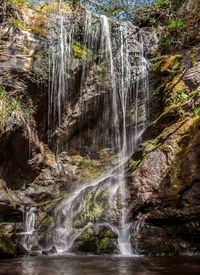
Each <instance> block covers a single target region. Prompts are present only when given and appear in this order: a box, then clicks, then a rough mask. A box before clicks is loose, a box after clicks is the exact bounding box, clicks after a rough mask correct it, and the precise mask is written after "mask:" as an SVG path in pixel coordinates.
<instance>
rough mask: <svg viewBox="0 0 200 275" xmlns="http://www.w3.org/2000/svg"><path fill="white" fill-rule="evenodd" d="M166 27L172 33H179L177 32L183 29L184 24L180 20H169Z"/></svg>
mask: <svg viewBox="0 0 200 275" xmlns="http://www.w3.org/2000/svg"><path fill="white" fill-rule="evenodd" d="M168 27H169V29H170V30H172V31H179V30H183V29H185V28H186V24H185V22H184V21H183V20H182V19H180V18H177V19H172V20H170V21H169V25H168Z"/></svg>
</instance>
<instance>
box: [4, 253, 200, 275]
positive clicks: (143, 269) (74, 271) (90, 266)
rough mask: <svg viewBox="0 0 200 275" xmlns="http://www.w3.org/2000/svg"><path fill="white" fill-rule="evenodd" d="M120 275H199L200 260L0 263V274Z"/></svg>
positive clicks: (24, 259)
mask: <svg viewBox="0 0 200 275" xmlns="http://www.w3.org/2000/svg"><path fill="white" fill-rule="evenodd" d="M123 274H125V275H138V274H139V275H154V274H156V275H158V274H164V275H165V274H172V275H179V274H180V275H191V274H200V257H127V258H125V257H112V256H37V257H22V258H16V259H4V260H0V275H123Z"/></svg>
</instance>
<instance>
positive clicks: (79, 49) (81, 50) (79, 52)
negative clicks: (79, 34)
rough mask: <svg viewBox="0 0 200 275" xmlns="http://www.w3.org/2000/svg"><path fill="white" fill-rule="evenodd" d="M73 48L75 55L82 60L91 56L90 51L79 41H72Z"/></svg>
mask: <svg viewBox="0 0 200 275" xmlns="http://www.w3.org/2000/svg"><path fill="white" fill-rule="evenodd" d="M71 49H72V52H73V55H74V57H75V58H78V59H80V60H87V59H88V58H89V56H90V53H89V51H88V50H87V49H85V47H83V46H81V45H80V44H79V43H78V42H74V43H71Z"/></svg>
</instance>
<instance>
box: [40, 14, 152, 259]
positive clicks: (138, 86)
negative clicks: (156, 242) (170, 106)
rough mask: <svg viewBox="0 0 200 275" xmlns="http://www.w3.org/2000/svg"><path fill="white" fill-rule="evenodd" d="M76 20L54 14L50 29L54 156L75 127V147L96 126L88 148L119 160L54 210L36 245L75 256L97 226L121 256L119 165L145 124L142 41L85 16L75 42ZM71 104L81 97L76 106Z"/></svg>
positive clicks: (131, 31) (123, 213)
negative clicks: (106, 149)
mask: <svg viewBox="0 0 200 275" xmlns="http://www.w3.org/2000/svg"><path fill="white" fill-rule="evenodd" d="M73 16H74V14H73V13H69V14H67V15H66V14H65V15H63V14H59V15H58V17H56V18H55V19H54V18H51V21H50V24H49V37H50V38H51V40H50V46H49V54H50V62H49V64H50V71H51V74H50V81H49V82H50V85H49V128H50V132H51V135H54V137H55V141H56V148H55V150H56V151H58V152H60V151H62V150H63V145H64V146H66V143H67V141H68V139H69V137H70V136H71V135H72V133H73V132H74V131H75V129H76V127H77V124H78V126H79V132H80V139H79V142H80V144H79V145H80V146H83V144H84V140H83V133H84V128H85V127H86V126H88V125H90V124H91V123H92V122H93V121H94V119H96V120H97V122H96V126H95V131H94V132H93V133H95V136H94V138H93V144H94V145H95V146H97V147H100V148H101V146H102V144H107V145H108V146H110V147H111V149H112V150H113V152H115V153H116V154H117V156H118V157H117V164H116V166H115V167H114V168H112V170H111V171H109V172H108V173H107V174H106V175H105V176H103V177H102V178H100V179H98V180H95V181H92V182H88V183H86V184H85V185H83V186H81V187H78V188H77V189H75V190H74V191H72V192H71V193H69V194H68V195H67V196H66V198H64V199H63V200H62V201H61V202H60V203H59V204H58V205H57V206H56V208H55V210H54V214H53V216H54V218H53V221H52V222H51V223H50V225H49V226H48V230H47V231H45V232H43V234H41V240H40V243H41V245H43V246H44V247H45V248H50V247H51V246H52V245H55V246H56V248H57V249H58V250H61V251H69V250H70V249H72V250H73V244H74V242H76V240H77V239H78V238H79V239H80V238H81V235H82V234H84V232H86V231H87V230H89V229H91V228H101V225H102V226H108V227H109V230H110V229H111V230H113V231H114V232H115V234H116V235H117V238H118V249H119V251H120V253H121V254H124V255H127V254H131V253H132V249H131V245H130V234H129V228H130V224H129V222H128V221H127V213H128V212H127V211H128V210H127V207H126V188H125V185H126V182H125V179H124V167H123V163H124V162H125V161H126V159H127V158H128V156H129V155H130V154H131V152H132V150H133V148H134V147H135V146H136V144H137V140H138V138H139V136H140V134H141V132H142V131H143V129H144V128H145V126H146V123H147V116H148V63H147V61H146V59H145V56H144V46H145V45H144V41H143V38H144V37H145V36H144V33H143V32H142V31H140V29H138V28H136V27H135V26H133V25H132V24H130V23H124V22H118V21H110V20H109V19H108V18H107V17H105V16H96V15H93V14H91V13H89V12H85V14H83V15H82V18H81V23H79V24H80V25H81V24H82V25H81V31H82V32H83V34H82V37H80V30H79V29H80V25H78V24H77V21H75V22H74V21H73ZM84 21H85V23H83V22H84ZM47 38H48V36H47ZM74 68H76V71H77V68H79V69H78V71H80V72H79V74H77V75H74V74H73V71H74ZM78 79H79V80H80V83H81V84H80V86H77V81H78ZM75 90H76V92H77V91H78V93H76V94H75ZM72 97H76V98H77V97H79V100H78V101H77V102H76V103H75V106H74V103H73V101H72ZM128 112H129V114H128ZM97 117H98V119H97ZM86 118H87V119H86ZM65 150H66V147H65ZM97 225H99V227H97ZM98 231H99V230H97V229H96V230H95V233H94V234H95V236H96V237H95V238H94V239H95V240H96V239H98V238H99V232H98ZM82 241H84V239H83V240H82ZM99 245H100V244H99ZM104 252H105V250H104Z"/></svg>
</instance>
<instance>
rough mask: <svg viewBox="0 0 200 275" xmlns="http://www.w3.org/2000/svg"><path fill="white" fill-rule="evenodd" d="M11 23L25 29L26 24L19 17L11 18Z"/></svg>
mask: <svg viewBox="0 0 200 275" xmlns="http://www.w3.org/2000/svg"><path fill="white" fill-rule="evenodd" d="M9 25H10V26H12V27H16V28H18V29H20V30H23V29H24V24H23V23H22V21H21V20H19V19H17V18H11V19H10V20H9Z"/></svg>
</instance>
